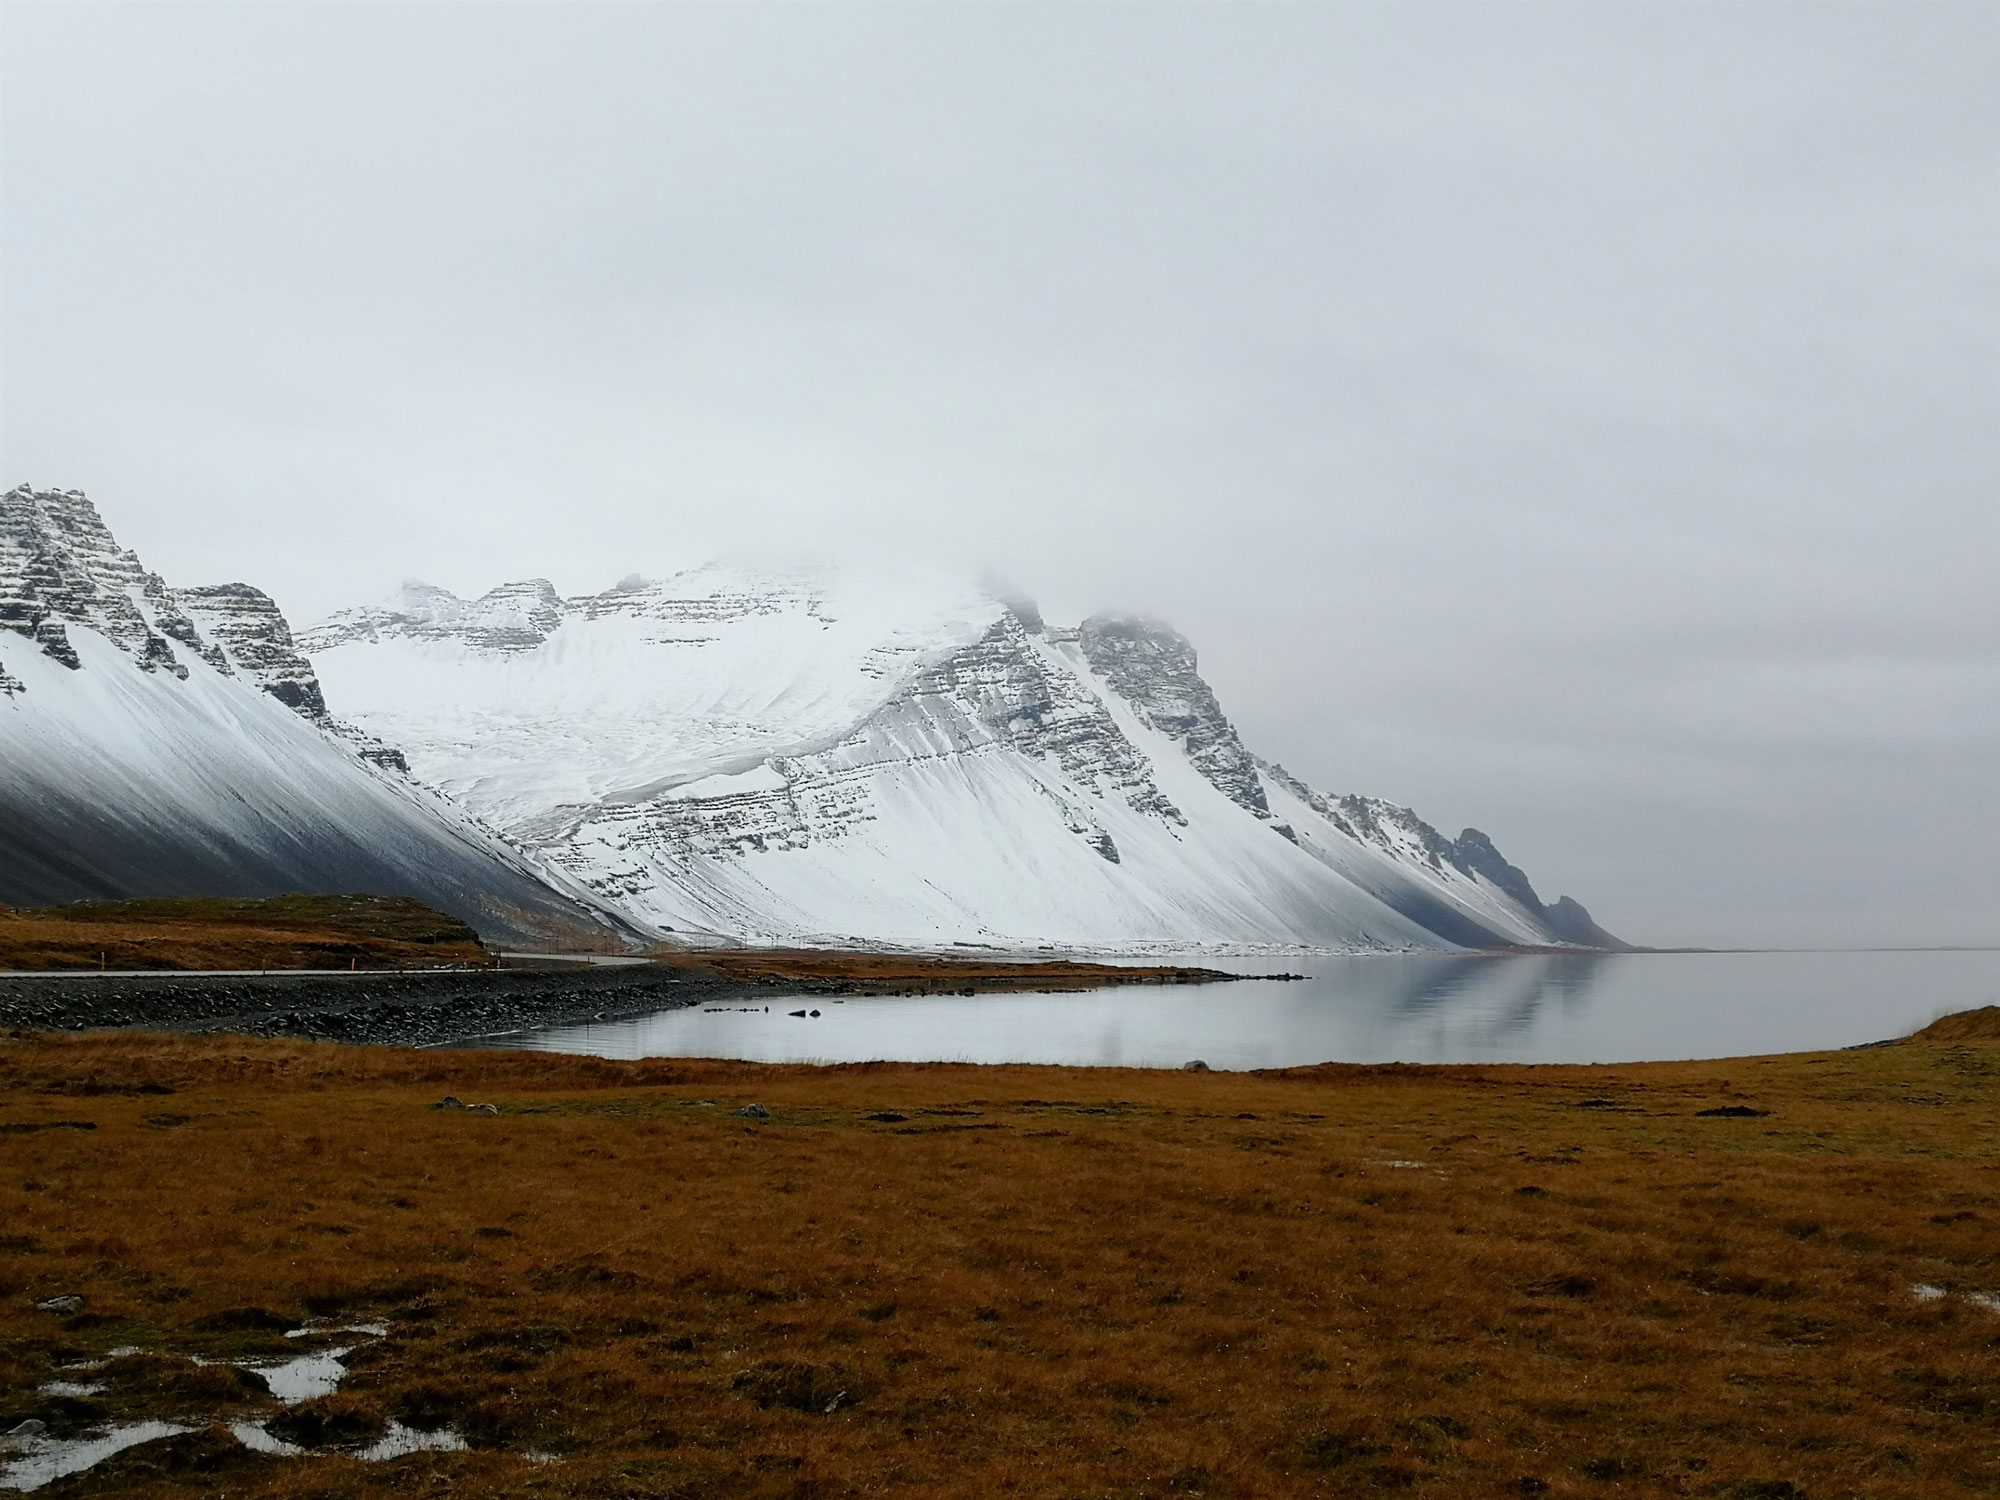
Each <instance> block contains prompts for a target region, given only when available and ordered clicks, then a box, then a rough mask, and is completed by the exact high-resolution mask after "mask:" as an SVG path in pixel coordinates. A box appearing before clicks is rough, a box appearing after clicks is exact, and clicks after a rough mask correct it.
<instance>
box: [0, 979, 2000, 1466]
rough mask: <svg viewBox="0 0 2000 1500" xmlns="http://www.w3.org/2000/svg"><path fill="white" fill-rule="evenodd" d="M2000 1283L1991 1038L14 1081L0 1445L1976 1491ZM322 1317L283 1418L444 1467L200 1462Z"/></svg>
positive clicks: (208, 1063)
mask: <svg viewBox="0 0 2000 1500" xmlns="http://www.w3.org/2000/svg"><path fill="white" fill-rule="evenodd" d="M447 1094H452V1095H456V1096H458V1097H459V1098H460V1099H462V1100H464V1101H466V1102H467V1103H469V1104H491V1105H493V1106H494V1107H495V1110H496V1112H495V1113H492V1114H487V1113H483V1112H476V1111H466V1110H456V1109H438V1108H436V1107H435V1106H436V1105H437V1104H438V1102H439V1101H440V1099H441V1098H442V1097H443V1096H445V1095H447ZM751 1104H760V1105H762V1106H764V1107H765V1108H766V1109H768V1111H769V1118H768V1119H764V1118H745V1117H744V1116H742V1115H740V1114H739V1113H738V1111H739V1110H741V1109H743V1108H744V1107H745V1106H748V1105H751ZM1996 1293H2000V1012H1988V1013H1986V1014H1985V1015H1984V1016H1983V1017H1982V1018H1981V1019H1979V1020H1977V1021H1954V1022H1953V1023H1951V1024H1949V1025H1945V1026H1941V1027H1940V1028H1938V1030H1937V1033H1936V1034H1935V1035H1933V1036H1928V1037H1920V1038H1918V1039H1915V1040H1912V1041H1909V1042H1905V1043H1901V1044H1898V1045H1893V1046H1884V1047H1878V1048H1872V1049H1867V1050H1859V1051H1849V1052H1839V1053H1829V1054H1810V1055H1798V1056H1786V1057H1770V1058H1743V1059H1732V1060H1729V1061H1727V1062H1703V1063H1674V1064H1650V1065H1643V1066H1615V1067H1512V1066H1504V1067H1503V1066H1493V1067H1484V1066H1481V1067H1436V1068H1418V1067H1322V1068H1311V1069H1295V1070H1288V1071H1285V1072H1279V1073H1269V1074H1255V1075H1253V1074H1227V1073H1208V1074H1184V1073H1156V1072H1140V1071H1122V1070H1086V1069H1062V1068H1025V1067H1022V1068H1013V1067H1009V1068H978V1067H964V1066H918V1065H879V1064H878V1065H866V1066H856V1067H836V1068H808V1067H760V1066H755V1065H750V1064H737V1063H722V1062H681V1061H663V1060H661V1061H650V1062H633V1063H620V1062H609V1061H602V1060H596V1059H587V1058H573V1057H554V1056H546V1055H522V1054H504V1053H477V1052H454V1053H437V1052H407V1051H392V1050H387V1049H362V1048H342V1047H336V1046H331V1045H324V1044H307V1043H296V1042H272V1041H245V1040H238V1039H228V1038H215V1037H199V1038H197V1037H175V1038H160V1037H142V1036H137V1035H133V1034H129V1033H127V1034H98V1035H90V1036H83V1037H77V1036H58V1035H51V1034H44V1033H34V1034H15V1035H12V1036H11V1037H8V1038H6V1039H5V1040H4V1041H0V1428H4V1427H5V1426H8V1425H11V1424H13V1423H15V1422H19V1421H22V1420H24V1419H28V1418H36V1419H39V1420H42V1421H44V1422H47V1423H48V1424H49V1425H50V1428H51V1430H53V1431H64V1430H68V1431H75V1430H80V1429H83V1428H87V1427H90V1426H92V1425H94V1424H101V1423H103V1422H106V1421H110V1420H114V1419H131V1418H138V1417H141V1416H145V1417H163V1418H172V1419H178V1420H181V1421H185V1422H188V1423H191V1424H193V1425H194V1426H195V1427H196V1428H197V1431H195V1432H194V1433H192V1434H191V1435H189V1436H186V1437H182V1438H179V1439H175V1440H173V1441H171V1442H166V1443H158V1444H152V1445H148V1446H146V1447H141V1448H135V1449H133V1450H131V1451H130V1452H128V1453H126V1454H124V1455H121V1456H120V1457H118V1458H115V1459H112V1460H110V1461H108V1462H107V1463H105V1464H104V1465H102V1466H101V1467H99V1468H98V1469H96V1470H93V1471H92V1472H91V1473H89V1474H88V1475H84V1476H79V1477H78V1478H75V1479H70V1480H62V1481H58V1482H57V1483H56V1484H55V1485H53V1486H51V1487H50V1489H49V1490H47V1491H44V1493H52V1494H58V1495H64V1494H75V1493H86V1492H88V1493H92V1494H120V1495H162V1496H164V1495H191V1494H204V1495H206V1494H220V1493H228V1494H234V1495H253V1494H254V1495H300V1496H303V1495H314V1496H347V1495H352V1496H363V1495H373V1494H383V1495H388V1494H434V1493H436V1494H442V1493H447V1492H448V1493H451V1494H453V1495H464V1496H483V1495H496V1496H497V1495H541V1496H550V1497H566V1496H577V1497H612V1496H654V1495H659V1496H668V1495H671V1496H697V1495H717V1496H723V1495H727V1496H762V1495H772V1496H779V1495H826V1496H835V1495H865V1494H889V1495H906V1496H940V1497H942V1496H951V1497H962V1496H970V1495H1024V1496H1025V1495H1033V1496H1042V1495H1047V1496H1072V1495H1076V1496H1080V1495H1112V1496H1155V1495H1157V1496H1165V1495H1179V1494H1206V1495H1218V1496H1220V1495H1234V1496H1263V1495H1321V1494H1325V1495H1342V1496H1345V1495H1360V1494H1370V1493H1375V1492H1377V1491H1381V1492H1387V1493H1394V1492H1398V1491H1402V1492H1408V1493H1422V1494H1431V1495H1437V1496H1452V1497H1457V1496H1501V1495H1516V1496H1518V1495H1538V1494H1546V1495H1556V1496H1600V1495H1602V1496H1611V1495H1693V1496H1727V1497H1762V1500H1775V1497H1786V1496H1798V1495H1805V1496H1810V1497H1814V1500H1822V1497H1834V1496H1849V1495H1869V1496H1876V1495H1880V1496H1909V1497H1913V1500H1914V1497H1940V1496H1958V1495H1966V1496H1971V1495H1992V1494H1994V1493H1996V1492H2000V1299H1996V1298H1994V1297H1993V1294H1996ZM57 1294H72V1295H76V1296H79V1297H81V1298H82V1299H83V1302H82V1305H81V1309H80V1310H70V1311H67V1312H64V1311H60V1310H58V1311H41V1310H37V1309H36V1307H35V1306H34V1303H35V1302H36V1301H37V1300H41V1299H46V1298H49V1297H52V1296H55V1295H57ZM1982 1299H1993V1300H1982ZM64 1306H66V1307H67V1306H69V1305H68V1304H64ZM309 1317H311V1318H320V1319H329V1320H334V1321H338V1322H350V1321H352V1322H377V1321H379V1322H380V1323H382V1324H384V1325H385V1326H386V1328H387V1334H386V1336H385V1337H381V1338H368V1337H366V1336H362V1335H354V1336H352V1337H351V1339H343V1342H353V1343H354V1344H355V1345H356V1346H357V1347H356V1348H355V1352H353V1353H352V1354H351V1355H349V1356H348V1357H347V1364H348V1368H349V1372H350V1373H349V1374H348V1375H347V1377H346V1380H345V1384H344V1386H343V1387H342V1390H341V1393H340V1394H339V1395H338V1396H335V1397H332V1398H328V1399H326V1400H324V1401H322V1402H320V1403H317V1404H316V1405H309V1406H307V1407H305V1408H299V1409H295V1411H294V1413H293V1416H292V1417H291V1418H290V1425H289V1426H288V1427H287V1428H286V1430H288V1431H291V1432H293V1433H295V1434H303V1435H304V1436H306V1437H307V1438H309V1439H310V1438H313V1437H314V1435H315V1434H316V1435H317V1439H318V1440H319V1441H322V1442H326V1441H332V1440H335V1439H337V1438H339V1437H340V1436H341V1435H342V1434H345V1435H347V1436H349V1437H350V1438H358V1437H363V1436H366V1435H367V1434H369V1433H371V1432H373V1431H376V1430H379V1428H380V1426H381V1424H382V1423H384V1422H386V1421H387V1420H389V1419H392V1418H393V1419H396V1420H400V1421H402V1422H404V1423H407V1424H409V1425H411V1426H415V1427H420V1428H426V1429H433V1428H437V1427H439V1426H441V1425H446V1424H448V1425H450V1426H451V1427H453V1428H454V1429H456V1430H457V1431H458V1432H460V1433H462V1434H463V1435H464V1436H465V1437H466V1438H467V1439H469V1440H470V1442H471V1444H472V1447H471V1449H470V1451H467V1452H463V1453H433V1454H418V1455H413V1456H410V1457H405V1458H401V1459H396V1460H394V1461H391V1462H387V1463H377V1464H363V1463H361V1462H358V1461H356V1460H355V1459H353V1458H350V1457H342V1456H338V1455H337V1454H323V1455H321V1456H313V1457H301V1458H279V1457H261V1456H257V1455H255V1454H252V1453H249V1452H247V1451H245V1450H244V1449H243V1448H242V1447H240V1446H239V1445H237V1444H236V1443H235V1442H234V1440H232V1439H230V1438H229V1437H228V1436H227V1433H226V1431H225V1429H223V1428H221V1427H219V1426H215V1425H213V1424H214V1423H215V1422H216V1421H217V1420H218V1419H232V1420H233V1419H241V1418H243V1417H246V1416H254V1415H263V1414H267V1413H269V1412H270V1411H272V1410H274V1409H275V1408H274V1405H273V1402H272V1400H271V1398H270V1397H269V1396H266V1395H263V1394H261V1393H260V1392H258V1391H257V1390H255V1389H253V1388H252V1387H251V1386H250V1385H247V1384H245V1383H243V1382H240V1381H238V1380H235V1379H232V1378H230V1376H229V1374H228V1372H227V1371H226V1370H225V1369H223V1368H221V1367H219V1366H216V1365H213V1364H208V1365H203V1364H197V1363H194V1362H193V1361H192V1360H191V1359H190V1358H188V1356H192V1355H200V1356H202V1357H204V1358H207V1359H217V1358H225V1357H235V1358H238V1359H241V1358H247V1357H250V1356H253V1355H257V1354H268V1355H277V1354H282V1353H283V1352H285V1351H286V1350H287V1349H291V1350H296V1349H297V1348H298V1347H299V1345H298V1344H296V1343H293V1344H289V1345H288V1344H287V1341H286V1340H284V1339H283V1337H282V1336H281V1334H280V1333H279V1332H278V1330H280V1329H282V1328H283V1327H284V1326H285V1325H286V1324H288V1323H291V1322H293V1321H294V1320H304V1319H306V1318H309ZM125 1345H134V1346H139V1347H140V1348H142V1349H145V1350H148V1351H153V1352H152V1353H149V1354H147V1355H144V1356H127V1357H125V1358H124V1359H122V1360H114V1361H113V1362H112V1363H110V1364H108V1365H105V1366H103V1367H102V1369H101V1370H100V1371H98V1372H96V1374H95V1375H94V1376H92V1377H91V1378H92V1379H95V1380H101V1381H102V1382H103V1383H104V1388H103V1389H102V1390H101V1391H99V1392H96V1393H93V1394H88V1395H67V1396H58V1395H50V1394H45V1393H42V1392H41V1390H40V1388H41V1387H43V1385H44V1383H45V1382H47V1381H49V1380H50V1379H51V1378H52V1377H54V1376H57V1375H58V1374H59V1371H60V1367H62V1366H64V1365H69V1364H73V1363H76V1362H79V1361H85V1360H89V1359H92V1358H102V1357H103V1356H104V1355H105V1354H106V1353H107V1352H108V1351H109V1350H110V1349H111V1348H113V1347H115V1346H125ZM72 1378H80V1377H72ZM551 1460H552V1461H551Z"/></svg>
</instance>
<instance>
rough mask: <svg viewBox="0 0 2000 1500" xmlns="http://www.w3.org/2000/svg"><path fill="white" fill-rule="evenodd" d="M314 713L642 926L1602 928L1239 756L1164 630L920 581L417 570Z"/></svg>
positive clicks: (1353, 944)
mask: <svg viewBox="0 0 2000 1500" xmlns="http://www.w3.org/2000/svg"><path fill="white" fill-rule="evenodd" d="M301 644H302V645H303V647H304V649H305V650H306V651H307V652H308V653H309V654H310V656H311V657H312V661H313V665H314V667H315V668H316V671H317V676H318V680H319V682H320V683H321V684H322V685H323V687H324V690H325V693H326V699H327V702H328V704H329V705H330V706H331V708H332V710H333V711H334V712H335V713H337V714H339V715H340V716H342V717H343V718H345V719H349V720H351V721H353V722H355V723H357V724H359V725H361V726H362V727H363V728H364V729H366V730H367V731H368V732H369V733H370V734H372V735H375V736H377V737H379V738H380V739H381V740H382V741H384V742H386V743H388V744H391V745H394V746H396V747H397V748H399V749H400V750H401V751H402V752H403V753H404V754H405V755H406V756H407V757H408V763H409V766H410V770H411V772H412V774H413V775H414V776H415V777H416V778H417V779H419V780H421V781H423V782H426V783H428V784H430V785H433V786H436V787H437V788H439V789H440V790H441V791H443V792H444V793H445V794H446V795H447V796H449V797H450V798H451V799H453V800H454V801H455V802H457V803H459V804H461V805H463V806H464V807H465V808H466V809H467V810H468V811H469V812H471V813H472V814H474V815H476V816H477V817H479V818H481V819H483V820H486V821H488V822H491V823H492V824H494V825H495V826H497V827H499V828H501V829H504V830H505V831H506V832H507V833H508V834H509V835H510V836H511V837H513V838H515V839H517V840H519V841H520V842H521V843H523V844H524V845H526V846H528V847H530V848H532V849H534V850H535V851H537V853H538V854H539V855H540V856H541V857H542V858H543V859H544V860H545V861H546V862H547V863H549V864H550V865H552V866H554V867H556V868H558V869H560V870H562V871H564V872H566V873H567V874H568V875H569V876H570V877H571V878H573V879H574V880H575V881H577V882H578V883H579V884H581V885H582V886H584V887H586V888H588V889H589V890H590V891H592V892H593V893H594V894H595V895H596V896H597V897H598V898H599V899H601V900H602V901H604V902H606V903H607V904H609V905H611V906H613V907H615V908H617V909H618V910H619V911H621V912H622V913H624V914H625V915H626V916H627V917H628V918H629V919H631V920H632V921H633V922H635V923H636V924H638V925H640V926H642V927H646V928H649V929H652V930H654V931H676V932H690V931H693V932H713V933H723V934H731V935H739V936H745V937H752V938H759V939H770V940H789V941H802V942H826V941H850V940H863V941H873V942H882V943H896V944H909V945H918V946H939V945H947V944H990V945H994V946H1000V947H1007V948H1033V947H1041V946H1065V947H1077V948H1089V949H1097V950H1125V951H1131V950H1139V949H1148V948H1152V949H1168V948H1190V947H1196V946H1251V945H1257V946H1262V945H1272V946H1293V945H1298V946H1311V947H1321V948H1334V949H1346V950H1369V949H1421V948H1449V947H1453V946H1464V947H1496V946H1507V945H1529V946H1540V945H1549V944H1574V945H1582V946H1606V947H1608V946H1618V945H1617V943H1616V940H1615V939H1613V938H1611V937H1610V936H1609V934H1607V933H1604V932H1603V931H1602V930H1601V929H1599V928H1598V927H1597V926H1596V925H1595V924H1594V923H1592V922H1591V920H1590V917H1589V914H1588V913H1587V912H1585V911H1584V909H1583V908H1582V907H1581V906H1579V905H1577V904H1576V903H1575V902H1573V901H1570V900H1568V899H1567V898H1564V899H1563V900H1561V901H1558V902H1557V903H1555V904H1554V905H1553V906H1545V905H1544V904H1543V903H1542V902H1541V901H1540V899H1539V898H1538V897H1537V896H1536V894H1535V891H1534V888H1533V886H1532V885H1531V884H1530V883H1529V881H1528V879H1527V877H1526V876H1525V875H1523V874H1522V872H1521V871H1520V870H1518V869H1516V868H1515V867H1514V866H1512V865H1510V864H1508V863H1507V861H1506V860H1505V859H1503V858H1502V857H1501V856H1500V854H1499V852H1498V851H1497V850H1496V849H1495V848H1494V847H1493V845H1492V843H1491V842H1490V841H1489V840H1488V839H1487V838H1486V836H1485V835H1484V834H1481V833H1479V832H1477V831H1476V830H1467V831H1466V832H1465V833H1464V834H1463V835H1461V836H1460V837H1459V838H1457V839H1447V838H1445V837H1443V836H1442V835H1440V834H1439V833H1438V832H1437V831H1436V830H1435V829H1433V828H1431V827H1430V826H1429V825H1428V824H1426V823H1424V822H1423V821H1422V820H1421V819H1419V818H1418V817H1417V816H1416V815H1415V814H1414V813H1412V812H1410V811H1409V810H1408V809H1407V808H1402V807H1397V806H1394V805H1392V804H1390V803H1385V802H1380V801H1375V800H1373V799H1369V798H1361V797H1328V796H1325V795H1323V794H1321V793H1319V792H1317V791H1315V790H1314V789H1312V788H1311V787H1309V786H1307V785H1306V784H1305V783H1303V782H1302V781H1300V780H1299V779H1298V778H1296V777H1294V776H1292V775H1291V774H1289V773H1288V772H1286V771H1285V770H1284V769H1283V768H1282V767H1280V766H1277V765H1274V764H1271V763H1269V762H1267V761H1264V760H1260V759H1259V758H1257V757H1256V756H1254V755H1252V754H1251V753H1250V752H1249V751H1248V750H1247V749H1246V748H1245V747H1244V745H1243V743H1242V742H1241V740H1240V739H1239V738H1238V736H1237V734H1236V731H1235V730H1234V728H1232V727H1231V725H1230V723H1229V721H1228V719H1227V718H1226V717H1225V716H1224V715H1223V712H1222V709H1221V707H1220V705H1219V704H1218V703H1217V701H1216V698H1215V695H1214V693H1213V692H1212V691H1210V689H1209V687H1208V685H1207V684H1206V683H1205V682H1204V681H1203V680H1202V678H1201V676H1200V674H1199V672H1198V671H1197V670H1196V658H1195V652H1194V650H1193V648H1192V647H1191V646H1190V645H1189V644H1188V642H1187V641H1186V640H1184V639H1183V638H1182V637H1180V636H1179V635H1177V634H1176V633H1175V632H1174V631H1172V630H1171V629H1169V628H1167V627H1166V626H1164V625H1161V624H1158V623H1156V622H1152V621H1146V620H1140V619H1134V618H1129V617H1124V616H1116V615H1100V616H1096V617H1094V618H1092V619H1089V620H1086V621H1084V622H1083V624H1082V625H1081V626H1080V627H1078V628H1074V629H1056V628H1051V627H1049V626H1048V625H1046V624H1045V623H1044V622H1043V620H1042V619H1041V618H1040V616H1039V615H1038V614H1037V612H1036V611H1035V609H1034V607H1033V606H1032V605H1029V604H1026V603H1025V602H1022V601H1019V600H1010V599H1006V598H1002V597H999V596H998V595H997V594H996V593H995V592H993V591H989V590H987V589H984V588H981V587H978V586H975V585H973V584H971V583H970V582H966V581H960V580H955V579H949V578H940V577H938V576H935V575H931V574H925V573H921V572H903V573H895V572H876V573H869V574H861V573H854V572H847V573H835V572H824V573H822V572H802V573H785V574H778V573H768V572H761V571H757V570H754V569H744V568H735V567H725V566H720V565H715V566H710V567H705V568H700V569H696V570H694V571H692V572H687V573H682V574H679V575H676V576H674V577H671V578H667V579H664V580H646V579H642V578H639V577H636V576H635V577H631V578H628V579H626V580H625V581H624V582H622V583H620V584H618V585H617V586H615V587H613V588H611V589H608V590H606V591H605V592H603V593H601V594H593V595H588V596H584V597H580V598H574V599H564V598H562V597H560V596H559V595H558V594H557V593H556V591H555V590H554V589H553V588H552V587H551V586H550V585H549V584H548V583H547V582H545V581H543V580H539V579H537V580H531V581H529V582H525V583H516V584H508V585H505V586H503V587H501V588H497V589H494V590H493V591H491V592H490V593H487V594H485V595H483V596H482V597H480V598H478V599H471V600H467V599H460V598H458V597H457V596H455V595H453V594H451V593H449V592H447V591H445V590H443V589H439V588H434V587H431V586H429V585H424V584H410V585H407V586H405V588H404V589H403V591H402V592H401V594H400V595H399V596H398V597H396V598H394V599H392V600H391V601H389V602H388V603H386V604H385V605H382V606H380V607H374V608H364V609H355V610H349V611H346V612H344V613H342V614H339V615H336V616H334V617H333V618H332V619H330V620H327V621H326V622H324V623H323V624H321V625H318V626H316V627H314V628H313V629H311V630H310V631H307V632H306V633H305V634H304V635H303V636H302V637H301Z"/></svg>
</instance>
